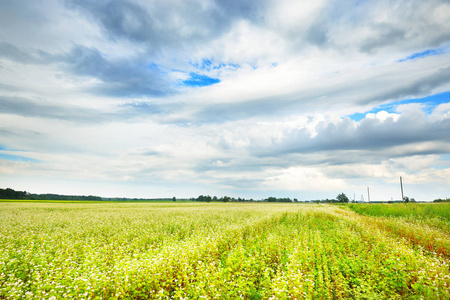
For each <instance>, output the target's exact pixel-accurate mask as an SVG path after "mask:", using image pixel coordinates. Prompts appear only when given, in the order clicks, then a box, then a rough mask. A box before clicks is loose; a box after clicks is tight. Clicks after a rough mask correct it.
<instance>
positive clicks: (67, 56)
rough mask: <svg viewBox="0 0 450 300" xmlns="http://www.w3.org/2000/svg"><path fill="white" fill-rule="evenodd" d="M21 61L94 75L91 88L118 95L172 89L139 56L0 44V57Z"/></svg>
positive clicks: (77, 48) (160, 92) (162, 75)
mask: <svg viewBox="0 0 450 300" xmlns="http://www.w3.org/2000/svg"><path fill="white" fill-rule="evenodd" d="M2 57H3V58H6V59H9V60H12V61H16V62H19V63H22V64H54V65H58V66H59V68H61V69H62V70H65V71H66V74H68V75H70V76H84V77H91V78H96V79H98V80H99V81H100V82H98V83H97V84H96V85H95V86H94V87H93V91H94V92H97V93H99V94H103V95H107V96H113V97H121V96H131V97H140V96H143V95H146V96H162V95H166V94H169V93H171V92H173V88H171V87H170V86H171V83H170V82H169V81H168V80H167V79H166V76H167V75H166V74H165V73H164V72H162V71H161V70H159V69H158V68H154V67H152V62H149V61H146V60H145V59H144V58H141V57H134V58H128V59H118V60H113V59H107V58H106V57H105V55H103V54H102V53H101V52H100V51H99V50H98V49H97V48H93V47H85V46H81V45H76V46H74V47H73V48H72V49H71V50H70V51H69V52H68V53H60V54H49V53H47V52H45V51H40V50H28V51H27V50H24V49H21V48H19V47H16V46H14V45H12V44H9V43H0V58H2Z"/></svg>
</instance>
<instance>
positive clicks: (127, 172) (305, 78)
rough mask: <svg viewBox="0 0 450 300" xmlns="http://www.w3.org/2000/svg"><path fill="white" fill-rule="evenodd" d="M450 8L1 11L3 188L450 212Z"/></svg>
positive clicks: (81, 2) (294, 4)
mask: <svg viewBox="0 0 450 300" xmlns="http://www.w3.org/2000/svg"><path fill="white" fill-rule="evenodd" d="M448 24H450V3H448V1H444V0H442V1H440V0H430V1H416V0H413V1H408V2H407V3H406V2H404V1H387V0H381V1H376V2H370V1H344V2H342V1H328V0H323V1H293V0H280V1H266V0H262V1H261V0H258V1H256V0H251V1H245V2H236V1H215V0H206V1H204V0H198V1H197V0H194V1H189V2H186V1H153V0H152V1H144V0H121V1H109V0H106V1H93V0H63V1H60V0H44V1H39V2H30V1H26V2H25V1H22V0H18V1H0V145H1V146H0V183H1V184H0V185H1V186H0V187H1V188H6V187H11V188H14V189H17V190H26V191H30V192H36V193H47V192H48V193H63V194H85V195H90V194H94V195H99V196H112V197H116V196H117V197H147V198H155V197H173V196H176V197H197V196H198V195H200V194H203V195H207V194H209V195H216V196H224V195H228V196H234V197H246V198H254V199H261V198H267V197H269V196H275V197H291V198H297V199H300V200H307V199H322V198H334V197H336V195H338V194H339V193H341V192H344V193H346V194H347V195H350V196H352V195H353V194H356V198H358V199H359V198H360V196H359V195H361V194H365V193H366V192H365V191H366V190H367V186H370V189H371V198H372V199H373V200H390V199H391V198H394V199H396V198H399V197H400V196H399V195H400V192H399V186H398V178H399V177H400V176H402V178H403V179H404V183H405V186H404V188H405V193H406V195H408V196H409V197H414V198H416V199H418V200H427V201H429V200H433V199H435V198H445V197H450V166H449V161H450V159H449V155H450V150H449V149H450V134H449V133H448V132H450V130H449V128H450V42H449V41H450V30H449V26H448Z"/></svg>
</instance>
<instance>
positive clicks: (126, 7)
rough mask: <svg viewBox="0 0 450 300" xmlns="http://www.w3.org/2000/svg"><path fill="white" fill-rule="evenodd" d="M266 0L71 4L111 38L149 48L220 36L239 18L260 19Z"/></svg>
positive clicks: (71, 0) (84, 0)
mask: <svg viewBox="0 0 450 300" xmlns="http://www.w3.org/2000/svg"><path fill="white" fill-rule="evenodd" d="M265 2H266V1H256V0H255V1H245V2H242V1H212V2H211V3H208V5H203V4H202V3H200V2H195V1H189V2H183V1H180V2H179V3H177V5H173V3H164V2H158V3H155V2H153V3H152V2H149V3H148V4H149V5H148V6H144V5H141V4H138V3H135V2H132V1H110V0H106V1H91V0H68V1H66V3H67V6H68V7H69V8H75V9H78V10H80V11H81V12H82V13H86V14H88V15H89V16H90V17H91V19H92V20H93V21H95V22H97V23H98V24H99V25H100V26H101V28H102V29H103V30H104V31H105V32H106V33H107V34H108V36H109V37H110V38H111V39H126V40H130V41H133V42H138V43H142V44H145V45H146V46H147V47H148V49H150V50H161V48H162V47H182V46H184V45H185V43H189V44H196V43H198V42H204V41H206V40H208V41H209V40H210V39H214V38H218V37H219V36H220V35H221V34H223V33H224V32H226V30H227V29H229V27H230V26H231V24H233V22H234V21H235V20H236V19H241V18H245V19H251V20H255V21H256V20H257V19H258V12H259V11H260V10H261V9H262V8H264V6H265Z"/></svg>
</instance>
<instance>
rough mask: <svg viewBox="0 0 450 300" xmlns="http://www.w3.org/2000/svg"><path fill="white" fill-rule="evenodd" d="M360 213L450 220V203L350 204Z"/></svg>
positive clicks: (351, 207)
mask: <svg viewBox="0 0 450 300" xmlns="http://www.w3.org/2000/svg"><path fill="white" fill-rule="evenodd" d="M348 207H349V208H350V209H351V210H353V211H355V212H357V213H360V214H365V215H369V216H383V217H390V216H392V217H408V216H412V217H416V218H436V217H438V218H442V219H444V220H445V221H447V222H450V203H396V204H349V205H348Z"/></svg>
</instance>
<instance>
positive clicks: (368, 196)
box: [367, 187, 370, 202]
mask: <svg viewBox="0 0 450 300" xmlns="http://www.w3.org/2000/svg"><path fill="white" fill-rule="evenodd" d="M367 201H369V202H370V192H369V187H367Z"/></svg>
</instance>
